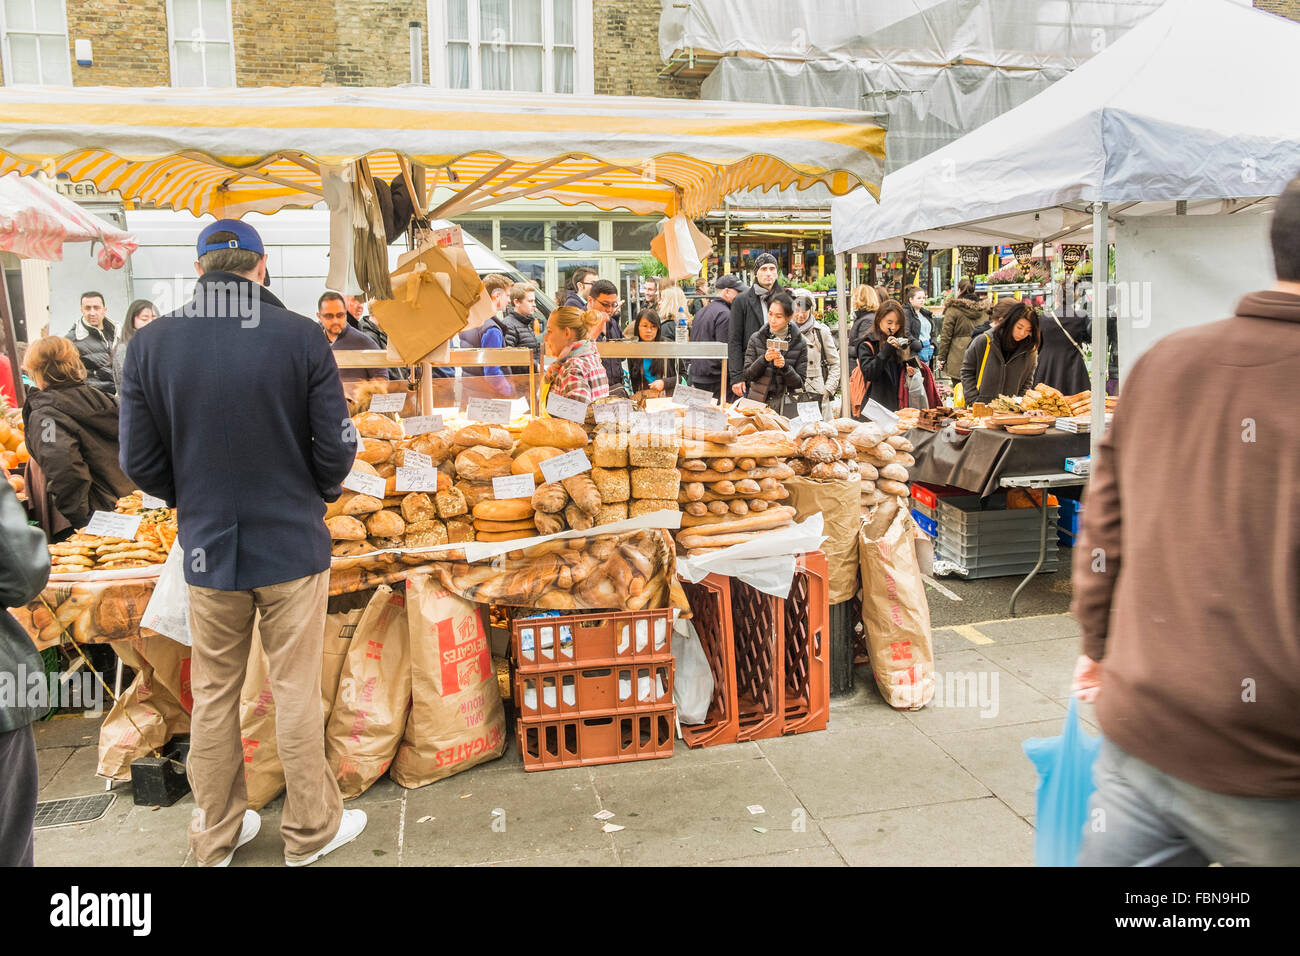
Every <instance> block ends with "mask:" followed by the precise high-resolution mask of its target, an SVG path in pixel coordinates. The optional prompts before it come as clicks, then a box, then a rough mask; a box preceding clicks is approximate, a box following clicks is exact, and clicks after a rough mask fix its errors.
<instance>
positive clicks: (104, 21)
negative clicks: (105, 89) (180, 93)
mask: <svg viewBox="0 0 1300 956" xmlns="http://www.w3.org/2000/svg"><path fill="white" fill-rule="evenodd" d="M67 9H68V47H69V56H71V55H72V54H71V47H72V41H73V40H89V41H90V44H91V50H92V53H93V54H94V63H95V65H94V66H77V64H76V61H75V60H73V62H72V82H73V84H74V85H76V86H170V85H171V67H170V61H169V60H168V57H167V3H166V0H67Z"/></svg>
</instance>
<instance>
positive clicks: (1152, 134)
mask: <svg viewBox="0 0 1300 956" xmlns="http://www.w3.org/2000/svg"><path fill="white" fill-rule="evenodd" d="M1297 50H1300V24H1296V23H1293V22H1291V21H1289V20H1285V19H1283V18H1280V17H1277V16H1274V15H1272V14H1268V13H1264V12H1261V11H1257V10H1254V9H1250V8H1244V7H1242V6H1240V5H1238V4H1236V3H1234V2H1231V0H1169V2H1167V3H1166V4H1165V5H1164V6H1163V7H1161V8H1160V9H1159V10H1158V11H1156V12H1155V13H1154V14H1152V15H1151V16H1150V17H1149V18H1147V19H1146V20H1144V21H1143V22H1142V23H1140V24H1138V25H1137V26H1136V27H1134V28H1133V29H1132V30H1131V31H1129V32H1128V33H1126V34H1125V35H1124V36H1123V37H1121V38H1120V39H1119V40H1117V41H1116V42H1115V43H1113V44H1112V45H1110V46H1109V47H1108V48H1107V49H1106V50H1105V51H1103V52H1102V53H1100V54H1098V55H1097V56H1096V57H1095V58H1093V59H1092V60H1089V61H1088V62H1087V63H1085V64H1083V65H1082V66H1080V67H1079V68H1078V69H1077V70H1075V71H1074V72H1073V73H1071V74H1070V75H1069V76H1067V77H1065V78H1064V79H1062V80H1061V81H1060V82H1058V83H1056V84H1055V85H1053V86H1052V87H1050V88H1049V89H1047V90H1046V91H1044V92H1043V93H1040V94H1039V95H1038V96H1035V97H1034V98H1033V99H1031V100H1029V101H1028V102H1026V103H1024V104H1022V105H1021V106H1019V107H1017V108H1015V109H1013V110H1011V111H1009V112H1007V113H1004V114H1002V115H1001V116H999V117H998V118H997V119H994V120H992V121H991V122H989V123H987V124H985V125H984V126H982V127H980V128H979V129H977V130H975V131H974V132H971V133H969V134H967V135H966V136H964V137H962V138H961V139H959V140H957V141H955V142H953V143H950V144H949V145H948V146H945V147H944V148H942V149H939V150H937V151H935V152H934V153H931V154H930V155H928V156H926V157H925V158H923V159H921V160H918V161H917V162H915V163H912V164H911V165H909V166H907V167H906V168H904V169H901V170H899V171H897V172H894V173H891V174H889V175H888V176H886V177H885V180H884V183H883V185H882V187H881V195H880V203H879V204H878V205H877V204H876V203H875V201H874V200H872V199H871V197H870V196H869V195H868V194H867V193H865V191H862V190H859V191H857V192H855V193H853V194H851V195H849V196H847V197H844V198H842V199H837V200H835V201H833V203H832V206H831V210H832V215H831V222H832V230H833V236H834V244H835V251H836V253H837V254H844V253H862V252H871V251H882V250H887V249H897V248H901V247H902V240H903V237H905V236H906V237H909V238H918V239H926V238H929V239H930V241H931V242H932V243H938V244H952V245H956V244H959V243H965V244H979V245H988V244H992V243H995V242H1003V241H1018V240H1030V239H1032V240H1034V241H1037V242H1042V241H1055V240H1057V239H1064V238H1067V237H1070V238H1074V239H1075V240H1076V241H1084V242H1086V241H1090V238H1091V235H1092V234H1093V230H1094V229H1096V230H1098V231H1100V229H1101V228H1103V226H1102V224H1103V223H1109V222H1110V221H1111V219H1112V217H1119V219H1118V220H1117V221H1118V222H1123V221H1125V220H1126V218H1127V217H1130V216H1151V217H1157V216H1168V215H1170V214H1172V213H1174V212H1180V213H1181V212H1186V213H1187V214H1188V215H1189V216H1198V218H1199V215H1201V214H1216V215H1228V216H1236V215H1237V214H1238V213H1241V212H1243V211H1245V210H1251V211H1252V212H1259V211H1261V210H1266V209H1267V208H1268V207H1269V206H1270V205H1271V201H1272V200H1271V197H1274V196H1276V195H1277V194H1279V193H1280V192H1281V191H1282V189H1283V188H1284V187H1285V186H1286V184H1287V182H1288V181H1290V179H1292V178H1293V177H1294V176H1295V175H1296V174H1297V172H1300V108H1297V107H1296V105H1295V103H1294V97H1293V96H1292V91H1294V90H1296V89H1300V58H1297V57H1296V55H1295V54H1296V51H1297ZM1270 91H1272V92H1273V94H1274V95H1270ZM1111 204H1115V205H1113V206H1112V205H1111ZM1184 204H1185V205H1184ZM1219 221H1222V220H1219ZM1096 292H1097V295H1096V299H1097V302H1096V309H1095V314H1098V315H1104V314H1105V312H1106V301H1105V300H1106V289H1105V283H1099V284H1098V285H1097V288H1096ZM1148 322H1149V320H1148ZM1105 335H1106V324H1105V323H1104V322H1095V323H1094V324H1093V337H1094V348H1093V388H1094V390H1095V391H1100V390H1101V389H1102V386H1103V384H1104V381H1105V361H1106V341H1105ZM1102 408H1103V406H1102V404H1101V403H1096V404H1095V405H1094V411H1093V415H1094V422H1093V435H1094V441H1096V440H1098V438H1099V436H1100V434H1101V432H1102V428H1103V424H1104V423H1103V422H1102V421H1101V410H1102Z"/></svg>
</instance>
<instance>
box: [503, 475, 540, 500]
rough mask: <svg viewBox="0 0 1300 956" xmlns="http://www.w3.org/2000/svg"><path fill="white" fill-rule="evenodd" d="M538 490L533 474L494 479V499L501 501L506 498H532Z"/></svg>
mask: <svg viewBox="0 0 1300 956" xmlns="http://www.w3.org/2000/svg"><path fill="white" fill-rule="evenodd" d="M536 490H537V482H535V481H534V480H533V476H532V475H531V474H528V475H505V476H503V477H500V478H493V479H492V497H493V498H497V499H499V500H500V499H505V498H531V497H532V496H533V492H534V491H536Z"/></svg>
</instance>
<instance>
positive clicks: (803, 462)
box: [790, 458, 812, 478]
mask: <svg viewBox="0 0 1300 956" xmlns="http://www.w3.org/2000/svg"><path fill="white" fill-rule="evenodd" d="M790 469H791V470H792V471H793V472H794V473H795V474H796V475H798V476H799V477H800V478H807V477H808V475H809V474H810V473H811V472H812V462H810V461H809V460H808V459H807V458H791V459H790Z"/></svg>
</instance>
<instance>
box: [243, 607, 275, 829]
mask: <svg viewBox="0 0 1300 956" xmlns="http://www.w3.org/2000/svg"><path fill="white" fill-rule="evenodd" d="M239 735H240V736H241V737H242V738H243V741H244V786H245V787H246V789H247V790H248V809H250V810H260V809H262V807H264V806H266V805H267V804H268V803H270V802H271V801H272V800H274V799H275V798H276V797H278V796H279V795H280V794H281V793H283V792H284V767H283V765H281V763H280V748H279V747H278V746H277V745H276V741H275V697H274V696H273V695H272V693H271V662H270V659H269V658H268V657H267V656H266V650H265V649H264V648H263V647H262V637H261V635H260V634H259V633H258V631H257V624H256V622H255V623H254V624H253V641H252V645H251V647H250V648H249V652H248V670H247V671H246V672H245V674H244V689H243V690H242V691H241V692H240V695H239Z"/></svg>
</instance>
